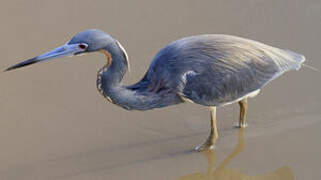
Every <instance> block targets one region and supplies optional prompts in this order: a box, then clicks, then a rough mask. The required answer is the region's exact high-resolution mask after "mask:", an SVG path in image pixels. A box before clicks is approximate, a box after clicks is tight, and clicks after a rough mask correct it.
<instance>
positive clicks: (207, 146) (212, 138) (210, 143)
mask: <svg viewBox="0 0 321 180" xmlns="http://www.w3.org/2000/svg"><path fill="white" fill-rule="evenodd" d="M210 112H211V133H210V135H209V136H208V138H207V140H206V141H205V143H204V144H202V145H200V146H197V147H196V148H195V150H196V151H204V150H211V149H214V145H215V142H216V140H217V138H218V133H217V127H216V107H215V106H211V107H210Z"/></svg>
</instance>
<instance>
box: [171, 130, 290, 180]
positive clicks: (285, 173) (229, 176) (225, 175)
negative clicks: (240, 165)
mask: <svg viewBox="0 0 321 180" xmlns="http://www.w3.org/2000/svg"><path fill="white" fill-rule="evenodd" d="M243 149H244V129H243V128H240V129H239V132H238V144H237V145H236V147H235V149H234V151H233V152H232V153H231V154H230V155H229V156H227V157H226V158H225V159H224V160H223V161H222V163H220V164H219V165H218V166H217V168H215V161H216V151H215V150H212V151H207V152H203V154H204V155H205V157H206V158H207V160H208V170H207V173H193V174H190V175H186V176H182V177H179V178H177V180H205V179H206V180H211V179H213V180H214V179H215V180H242V179H244V180H294V175H293V172H292V170H291V169H290V168H289V167H287V166H284V167H281V168H279V169H276V170H275V171H273V172H269V173H265V174H261V175H255V176H251V175H247V174H245V173H242V172H240V171H238V170H237V169H231V168H227V165H228V164H229V163H230V162H231V161H232V160H233V158H234V157H235V156H236V155H238V154H239V153H240V152H242V151H243Z"/></svg>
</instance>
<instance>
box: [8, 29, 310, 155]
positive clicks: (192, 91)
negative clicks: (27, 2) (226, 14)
mask: <svg viewBox="0 0 321 180" xmlns="http://www.w3.org/2000/svg"><path fill="white" fill-rule="evenodd" d="M89 52H101V53H103V54H104V55H105V56H106V58H107V64H106V65H105V66H104V67H103V68H101V69H100V70H99V71H98V73H97V89H98V91H99V92H100V93H101V94H102V95H103V96H104V97H105V98H106V99H107V100H108V101H109V102H111V103H114V104H116V105H118V106H121V107H123V108H125V109H127V110H149V109H154V108H161V107H166V106H170V105H175V104H179V103H183V102H193V103H197V104H200V105H204V106H209V110H210V112H211V133H210V135H209V137H208V139H207V140H206V142H205V143H204V144H202V145H201V146H197V147H196V150H198V151H201V150H204V149H212V148H213V147H214V144H215V142H216V139H217V138H218V133H217V126H216V107H217V106H222V105H227V104H231V103H234V102H238V103H239V105H240V120H239V127H241V128H243V127H246V113H247V99H248V97H253V96H255V95H257V94H258V93H259V92H260V90H261V89H262V88H263V87H264V86H265V85H266V84H267V83H269V82H270V81H271V80H273V79H275V78H277V77H279V76H280V75H282V74H283V73H284V72H286V71H289V70H298V69H300V67H301V64H302V63H303V62H304V60H305V58H304V56H303V55H300V54H297V53H294V52H292V51H290V50H282V49H278V48H275V47H271V46H268V45H265V44H262V43H259V42H256V41H252V40H248V39H244V38H239V37H235V36H229V35H220V34H209V35H198V36H191V37H186V38H183V39H180V40H177V41H174V42H172V43H170V44H169V45H167V46H166V47H164V48H163V49H162V50H161V51H160V52H159V53H158V54H157V55H156V56H155V58H154V59H153V60H152V62H151V64H150V66H149V69H148V71H147V72H146V74H145V76H144V77H143V78H142V80H141V81H139V82H137V83H136V84H133V85H130V86H126V85H123V84H122V83H121V81H122V79H123V77H124V75H125V73H126V71H127V70H128V68H129V60H128V56H127V53H126V51H125V49H124V48H123V47H122V45H121V44H120V43H119V42H118V41H117V40H116V39H114V38H113V37H111V36H110V35H109V34H107V33H105V32H103V31H100V30H96V29H91V30H86V31H83V32H80V33H78V34H76V35H75V36H74V37H73V38H72V39H71V40H70V41H68V42H67V43H66V44H65V45H63V46H61V47H58V48H56V49H54V50H52V51H50V52H48V53H45V54H42V55H40V56H37V57H34V58H31V59H29V60H27V61H24V62H21V63H18V64H16V65H14V66H11V67H9V68H8V69H7V71H9V70H13V69H17V68H20V67H24V66H28V65H31V64H35V63H38V62H44V61H47V60H49V59H54V58H59V57H64V56H70V55H79V54H84V53H89Z"/></svg>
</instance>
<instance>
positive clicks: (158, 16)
mask: <svg viewBox="0 0 321 180" xmlns="http://www.w3.org/2000/svg"><path fill="white" fill-rule="evenodd" d="M320 17H321V1H319V0H305V1H302V0H285V1H277V0H270V1H264V0H243V1H239V0H228V1H226V0H215V1H213V0H211V1H210V0H208V1H192V0H182V1H170V0H162V1H151V0H141V1H121V0H95V1H86V0H82V1H79V0H68V1H62V0H56V1H41V0H29V1H22V0H11V1H3V2H2V3H1V6H0V20H1V22H2V26H1V28H0V34H1V43H0V53H1V63H0V69H1V70H4V69H6V68H7V67H8V66H10V65H12V64H15V63H17V62H20V61H22V60H25V59H27V58H30V57H34V56H36V55H39V54H41V53H43V52H46V51H48V50H51V49H53V48H55V47H57V46H59V45H62V44H64V43H65V42H67V41H68V40H69V39H70V38H71V37H72V36H73V35H75V34H76V33H77V32H79V31H83V30H85V29H89V28H97V29H101V30H103V31H105V32H107V33H109V34H111V35H112V36H113V37H114V38H116V39H118V40H119V41H120V42H121V44H122V45H123V46H124V48H125V49H126V51H127V53H128V55H129V60H130V63H131V72H130V73H128V74H127V75H126V76H125V79H124V82H125V83H126V84H130V83H134V82H136V81H138V80H139V79H140V78H141V77H142V76H143V75H144V73H145V72H146V70H147V69H148V66H149V63H150V61H151V59H152V58H153V57H154V55H155V54H156V53H157V52H158V51H159V50H160V49H161V48H162V47H164V46H165V45H167V44H168V43H170V42H171V41H173V40H176V39H179V38H182V37H185V36H190V35H195V34H207V33H215V34H230V35H236V36H241V37H245V38H249V39H253V40H257V41H260V42H263V43H266V44H269V45H272V46H276V47H280V48H284V49H290V50H293V51H295V52H298V53H301V54H304V55H305V56H306V59H307V61H306V64H308V65H311V66H313V67H315V68H318V69H321V62H320V57H321V49H320V48H321V36H320V33H321V24H320V22H321V21H320V20H321V19H320ZM105 63H106V60H105V58H104V57H103V55H101V54H98V53H96V54H90V55H87V56H81V57H74V58H63V59H59V60H56V61H53V62H48V63H41V64H37V65H34V66H31V67H27V68H23V69H20V70H17V71H12V72H7V73H3V72H2V73H0V84H1V85H0V87H1V89H0V147H1V151H0V179H4V180H15V179H25V180H26V179H30V180H31V179H32V180H35V179H68V180H69V179H77V180H79V179H177V178H182V177H183V178H185V177H186V178H189V179H192V178H194V179H201V178H202V177H203V176H201V174H199V176H198V175H197V174H196V175H195V173H205V174H206V172H207V171H208V168H209V167H211V166H215V165H213V164H211V163H212V162H213V161H208V158H209V157H212V155H210V156H203V155H204V154H202V153H196V152H191V150H192V148H193V147H194V146H196V145H198V144H200V143H202V141H203V140H204V139H205V137H207V133H208V131H209V129H208V127H209V112H208V110H207V108H206V107H202V106H198V105H193V104H182V105H179V106H172V107H168V108H164V109H157V110H153V111H146V112H139V111H133V112H129V111H126V110H123V109H121V108H119V107H117V106H115V105H113V104H111V103H108V102H107V101H106V100H105V99H104V98H103V97H102V96H101V95H100V94H99V93H98V92H97V90H96V73H97V71H98V69H99V68H100V67H102V66H103V65H104V64H105ZM320 77H321V72H316V71H313V70H310V69H308V68H305V67H303V68H302V69H301V70H300V71H292V72H289V73H286V74H285V75H283V76H282V77H281V78H279V79H277V80H274V81H273V82H272V83H270V84H269V85H268V86H267V87H265V88H264V89H263V91H261V94H260V95H259V96H257V97H256V98H254V99H250V100H249V105H248V106H249V109H248V123H249V127H248V128H247V129H246V130H245V132H244V138H245V139H244V140H245V147H244V149H242V153H240V154H239V155H238V156H237V157H236V158H235V159H233V160H232V161H231V164H230V165H229V167H230V168H232V169H236V171H237V172H242V173H243V174H247V175H249V176H256V175H258V174H264V173H269V172H274V171H278V170H277V169H278V168H281V167H286V174H287V176H286V177H288V178H287V179H293V178H294V177H295V179H320V178H321V173H320V171H319V167H320V166H321V157H320V152H321V143H320V138H319V137H320V135H321V134H320V132H321V131H320V130H321V93H320V92H321V84H320ZM238 113H239V108H238V105H237V104H233V105H230V106H226V107H222V108H219V109H218V127H219V133H220V139H219V140H218V144H217V149H216V160H215V162H216V164H219V163H220V162H224V158H226V157H227V156H228V154H229V153H231V152H233V148H234V147H235V146H236V144H238V140H237V139H238V137H239V135H238V130H237V129H234V128H233V123H234V122H236V121H238V116H239V114H238ZM233 158H234V157H233ZM233 172H234V171H233ZM282 172H283V171H282ZM189 174H194V175H192V176H189ZM223 174H224V173H223ZM232 174H233V173H232ZM232 174H231V173H230V172H227V173H226V175H224V176H222V177H223V179H224V178H227V177H228V176H231V175H232ZM208 176H209V177H212V176H211V174H208ZM216 179H217V178H216ZM283 179H284V178H283Z"/></svg>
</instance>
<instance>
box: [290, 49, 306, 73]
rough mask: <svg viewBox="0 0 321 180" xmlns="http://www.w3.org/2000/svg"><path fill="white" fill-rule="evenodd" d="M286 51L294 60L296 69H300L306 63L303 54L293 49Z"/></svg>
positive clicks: (293, 64)
mask: <svg viewBox="0 0 321 180" xmlns="http://www.w3.org/2000/svg"><path fill="white" fill-rule="evenodd" d="M285 51H286V52H287V54H288V55H289V56H290V58H287V59H288V60H292V63H291V64H292V67H293V66H294V69H296V70H299V69H300V68H301V65H304V64H303V62H304V61H305V57H304V56H303V55H302V54H298V53H295V52H293V51H291V50H285Z"/></svg>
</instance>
